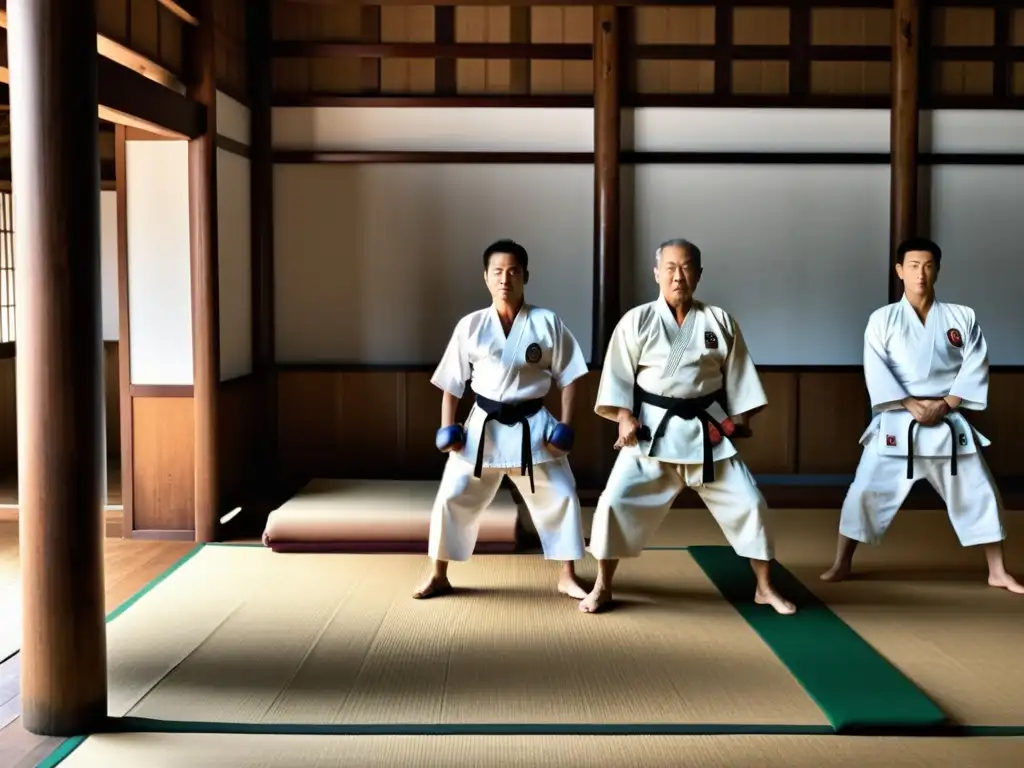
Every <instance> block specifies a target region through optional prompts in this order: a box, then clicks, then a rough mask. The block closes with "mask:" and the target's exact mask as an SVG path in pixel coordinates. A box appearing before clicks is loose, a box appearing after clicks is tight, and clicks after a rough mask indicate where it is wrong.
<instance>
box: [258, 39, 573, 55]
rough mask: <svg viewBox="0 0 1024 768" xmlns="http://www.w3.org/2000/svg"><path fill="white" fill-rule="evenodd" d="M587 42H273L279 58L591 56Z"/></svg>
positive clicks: (275, 52) (273, 50) (274, 51)
mask: <svg viewBox="0 0 1024 768" xmlns="http://www.w3.org/2000/svg"><path fill="white" fill-rule="evenodd" d="M592 50H593V46H591V45H589V44H587V43H350V42H330V41H315V42H313V41H302V40H282V41H278V42H275V43H274V44H273V46H272V55H273V56H274V58H279V59H286V58H292V59H296V58H299V59H330V58H347V57H353V58H368V59H373V58H396V59H558V60H569V59H575V60H580V59H589V58H590V57H591V55H592Z"/></svg>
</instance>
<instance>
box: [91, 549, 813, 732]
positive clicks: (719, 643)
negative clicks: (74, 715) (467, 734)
mask: <svg viewBox="0 0 1024 768" xmlns="http://www.w3.org/2000/svg"><path fill="white" fill-rule="evenodd" d="M592 566H593V563H592V561H591V562H589V563H587V564H586V565H585V566H584V568H583V569H582V572H583V573H584V574H585V573H586V571H587V570H588V569H589V568H592ZM428 567H429V566H428V561H427V559H426V558H425V557H423V556H417V555H329V556H322V555H276V554H274V553H272V552H270V551H268V550H266V549H262V548H258V547H225V546H213V547H205V548H203V549H201V550H200V551H199V553H198V554H197V555H196V556H195V557H193V558H192V559H191V560H189V561H188V562H187V563H185V564H184V565H183V566H182V567H181V568H179V569H178V571H177V572H175V573H174V574H173V575H172V576H171V577H169V578H167V579H166V580H164V581H163V582H162V583H160V584H158V585H157V586H156V587H155V588H154V589H153V590H152V591H151V592H150V593H149V594H147V595H145V596H144V597H143V598H142V599H141V600H140V601H139V602H137V603H136V604H135V605H134V606H133V607H131V608H130V609H129V610H127V611H126V612H125V613H124V614H123V615H121V616H120V617H118V618H117V619H116V620H114V621H113V622H112V623H111V624H110V625H109V629H108V648H109V651H108V656H109V662H108V664H109V675H110V712H111V714H112V715H114V716H122V715H132V716H137V717H144V718H153V719H160V720H189V721H208V722H221V723H302V724H330V723H481V722H484V723H760V724H773V723H775V724H800V725H824V724H825V723H826V721H825V719H824V717H823V715H822V713H821V711H820V710H819V709H818V707H817V706H815V704H814V703H813V702H812V701H811V700H810V699H809V698H808V696H807V695H806V694H805V693H804V691H803V689H802V688H801V687H800V685H799V684H798V683H797V682H796V680H795V679H794V678H793V677H792V676H791V675H790V674H789V672H788V671H787V670H786V669H785V667H784V666H783V665H782V664H781V663H780V662H779V661H778V659H777V658H776V657H775V656H774V655H773V653H772V652H771V651H770V650H769V648H768V647H767V646H766V645H765V644H764V643H763V642H762V641H761V639H760V638H759V637H758V636H757V635H756V634H755V633H754V632H753V631H752V630H751V629H750V628H749V626H748V625H747V624H746V623H745V622H744V620H743V619H742V618H741V617H740V616H739V614H738V613H737V612H736V610H735V609H734V608H733V607H732V606H731V605H730V604H729V603H727V602H726V601H725V600H724V599H723V598H722V597H721V595H720V594H719V593H718V591H717V590H716V589H715V587H714V586H713V585H712V584H711V583H710V582H709V581H708V579H707V577H706V576H705V575H704V573H703V572H702V571H701V570H700V568H699V567H698V566H697V565H696V564H695V563H694V562H693V560H692V559H691V558H690V556H689V555H688V554H687V553H686V552H684V551H652V552H649V553H646V554H645V556H644V557H643V558H641V559H640V560H638V561H636V562H635V563H631V564H630V567H629V569H628V571H627V572H625V573H623V575H622V577H621V579H620V581H619V595H618V596H619V598H620V600H622V605H621V606H620V608H619V610H617V611H615V612H614V613H611V614H608V615H605V616H589V615H584V614H581V613H580V612H579V611H578V610H577V603H576V601H574V600H571V599H568V598H566V597H562V596H560V595H558V594H557V593H556V592H555V589H554V587H555V580H556V577H557V573H558V564H557V563H551V562H545V561H543V560H541V559H540V558H539V557H534V556H521V555H507V556H503V555H493V556H486V557H477V558H474V559H473V560H471V561H470V562H468V563H459V564H453V565H452V567H451V571H450V575H451V577H452V579H453V581H454V582H455V583H456V584H458V585H466V586H469V587H470V589H469V590H468V591H466V592H464V593H463V594H459V595H456V596H453V597H449V598H443V599H435V600H429V601H417V600H413V599H411V597H410V594H411V592H412V590H413V588H414V587H415V586H416V584H417V583H418V582H419V581H420V580H421V579H422V578H423V577H424V576H425V575H426V574H427V572H428ZM765 610H766V611H769V610H771V609H770V608H767V607H765Z"/></svg>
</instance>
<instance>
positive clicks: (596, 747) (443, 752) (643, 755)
mask: <svg viewBox="0 0 1024 768" xmlns="http://www.w3.org/2000/svg"><path fill="white" fill-rule="evenodd" d="M1021 754H1024V738H972V739H957V738H947V739H938V738H889V739H882V738H869V737H845V736H268V735H244V736H243V735H225V734H178V733H174V734H170V733H159V734H147V733H132V734H104V735H99V736H91V737H89V738H88V739H87V740H86V741H85V742H84V743H82V744H81V745H80V746H78V747H77V748H76V749H75V750H74V751H73V752H71V753H70V755H68V756H67V757H65V758H64V760H63V762H62V763H60V766H61V768H139V766H145V767H146V768H180V766H188V767H189V768H241V767H242V766H245V767H246V768H251V767H252V766H259V767H260V768H324V767H325V766H330V767H331V768H349V767H351V768H374V767H376V766H380V768H384V767H385V766H386V767H387V768H391V766H399V765H401V766H416V768H435V767H436V768H482V767H483V766H502V768H505V766H509V767H512V766H522V768H548V767H550V768H562V767H563V766H588V765H593V766H601V767H602V768H625V767H626V766H630V768H737V766H758V768H822V767H823V766H828V768H909V766H915V767H919V766H927V767H928V768H967V767H968V766H985V768H1012V767H1015V766H1019V765H1020V756H1021ZM55 764H56V763H55V762H51V763H49V764H44V768H51V766H52V765H55Z"/></svg>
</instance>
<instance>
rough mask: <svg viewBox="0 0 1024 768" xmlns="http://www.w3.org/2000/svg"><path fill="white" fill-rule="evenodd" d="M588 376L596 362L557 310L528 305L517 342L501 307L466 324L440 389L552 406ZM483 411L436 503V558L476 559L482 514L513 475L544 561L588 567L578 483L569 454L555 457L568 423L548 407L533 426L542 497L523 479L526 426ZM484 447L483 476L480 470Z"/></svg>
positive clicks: (453, 457) (436, 380) (449, 467)
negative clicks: (557, 432) (554, 442)
mask: <svg viewBox="0 0 1024 768" xmlns="http://www.w3.org/2000/svg"><path fill="white" fill-rule="evenodd" d="M587 371H588V367H587V362H586V358H584V356H583V351H582V350H581V349H580V346H579V344H578V343H577V342H576V339H575V337H573V335H572V333H571V332H570V331H569V329H568V328H567V327H566V326H565V324H564V323H563V322H562V320H561V319H560V318H559V317H558V316H557V315H556V314H555V313H554V312H551V311H549V310H547V309H541V308H540V307H534V306H530V305H529V304H525V303H524V304H523V306H522V308H521V309H520V311H519V314H518V315H517V316H516V319H515V321H514V322H513V324H512V329H511V330H510V331H509V334H508V337H507V338H506V337H505V332H504V330H503V329H502V327H501V320H500V319H499V318H498V313H497V310H496V309H495V308H494V306H493V305H492V306H490V307H488V308H487V309H482V310H479V311H477V312H473V313H471V314H469V315H466V316H465V317H463V318H462V319H461V320H460V321H459V322H458V324H457V325H456V326H455V331H454V332H453V333H452V337H451V340H450V341H449V343H448V348H447V349H446V350H445V353H444V356H443V357H442V358H441V362H440V363H439V364H438V366H437V370H436V371H434V375H433V377H432V378H431V382H432V383H433V384H434V386H436V387H438V388H439V389H442V390H444V391H445V392H449V393H451V394H452V395H454V396H455V397H459V398H461V397H462V395H463V394H464V393H465V390H466V382H467V381H470V380H471V381H472V384H473V391H474V392H475V393H476V394H477V395H480V396H482V397H485V398H488V399H490V400H494V401H498V402H502V403H509V402H521V401H524V400H534V399H539V398H542V397H544V396H545V395H546V394H547V393H548V391H549V390H550V388H551V384H552V382H554V383H555V384H556V385H557V386H558V387H559V389H561V388H564V387H566V386H568V385H569V384H571V383H572V382H573V381H575V380H576V379H578V378H580V377H581V376H583V375H584V374H586V373H587ZM486 419H487V413H486V412H485V411H484V410H483V409H481V408H480V407H479V405H477V404H476V403H474V404H473V407H472V409H471V410H470V412H469V416H468V417H467V419H466V424H465V431H466V443H465V445H464V446H463V447H462V449H461V450H459V451H457V452H456V451H452V452H451V453H450V454H449V456H448V461H447V463H446V465H445V469H444V475H443V476H442V478H441V485H440V487H439V489H438V493H437V498H436V499H435V501H434V508H433V513H432V517H431V521H430V542H429V553H430V556H431V557H433V558H435V559H438V560H456V561H459V560H467V559H469V557H470V555H472V554H473V550H474V548H475V547H476V539H477V532H478V530H479V516H480V513H481V512H482V511H483V510H484V509H486V507H487V506H488V505H489V504H490V503H491V501H492V500H493V499H494V496H495V494H496V493H497V491H498V487H499V486H500V484H501V480H502V478H503V477H505V476H506V475H507V476H508V477H509V478H511V480H512V482H513V483H515V484H516V487H517V488H518V489H519V491H520V493H521V494H522V496H523V499H524V501H525V503H526V506H527V508H528V509H529V512H530V517H531V518H532V519H533V523H534V525H535V526H536V528H537V534H538V535H539V537H540V541H541V546H542V547H543V550H544V557H545V558H546V559H549V560H578V559H579V558H581V557H583V554H584V542H583V523H582V519H581V515H580V503H579V496H578V495H577V493H576V480H575V477H574V476H573V473H572V469H571V468H570V467H569V460H568V458H567V456H566V455H564V454H561V453H559V454H558V455H555V454H554V453H553V452H552V451H551V449H550V448H549V447H548V445H547V439H548V438H549V437H550V436H551V432H552V430H553V429H554V428H555V426H556V425H557V424H558V420H557V419H556V418H555V417H554V416H553V415H552V414H551V413H550V412H549V411H548V410H547V409H546V408H541V409H540V410H539V411H537V412H536V413H535V414H533V415H532V416H529V417H527V423H528V424H529V428H530V435H529V438H530V450H531V452H532V456H533V474H534V491H533V492H531V490H530V479H529V477H528V476H523V475H522V469H520V467H521V465H522V450H523V449H522V437H523V428H522V426H521V425H520V424H512V425H505V424H501V423H500V422H498V421H487V422H486V425H485V421H486ZM481 434H482V435H483V439H484V446H483V462H482V472H481V476H480V477H475V476H474V465H475V463H476V460H477V452H478V448H479V446H480V439H481Z"/></svg>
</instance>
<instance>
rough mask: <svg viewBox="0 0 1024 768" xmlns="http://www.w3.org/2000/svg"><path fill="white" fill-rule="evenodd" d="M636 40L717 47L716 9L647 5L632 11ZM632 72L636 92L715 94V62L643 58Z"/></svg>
mask: <svg viewBox="0 0 1024 768" xmlns="http://www.w3.org/2000/svg"><path fill="white" fill-rule="evenodd" d="M633 14H634V16H633V18H634V22H633V27H634V34H633V39H634V41H635V42H636V43H637V44H639V45H714V43H715V9H714V8H713V7H711V6H699V7H686V8H670V7H666V6H644V7H639V8H636V9H634V11H633ZM635 70H636V71H635V72H633V73H632V79H633V82H632V83H631V85H632V90H634V91H636V92H637V93H660V94H666V93H712V92H714V90H715V62H714V61H711V60H695V61H680V60H672V59H641V60H640V61H637V62H636V68H635Z"/></svg>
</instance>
